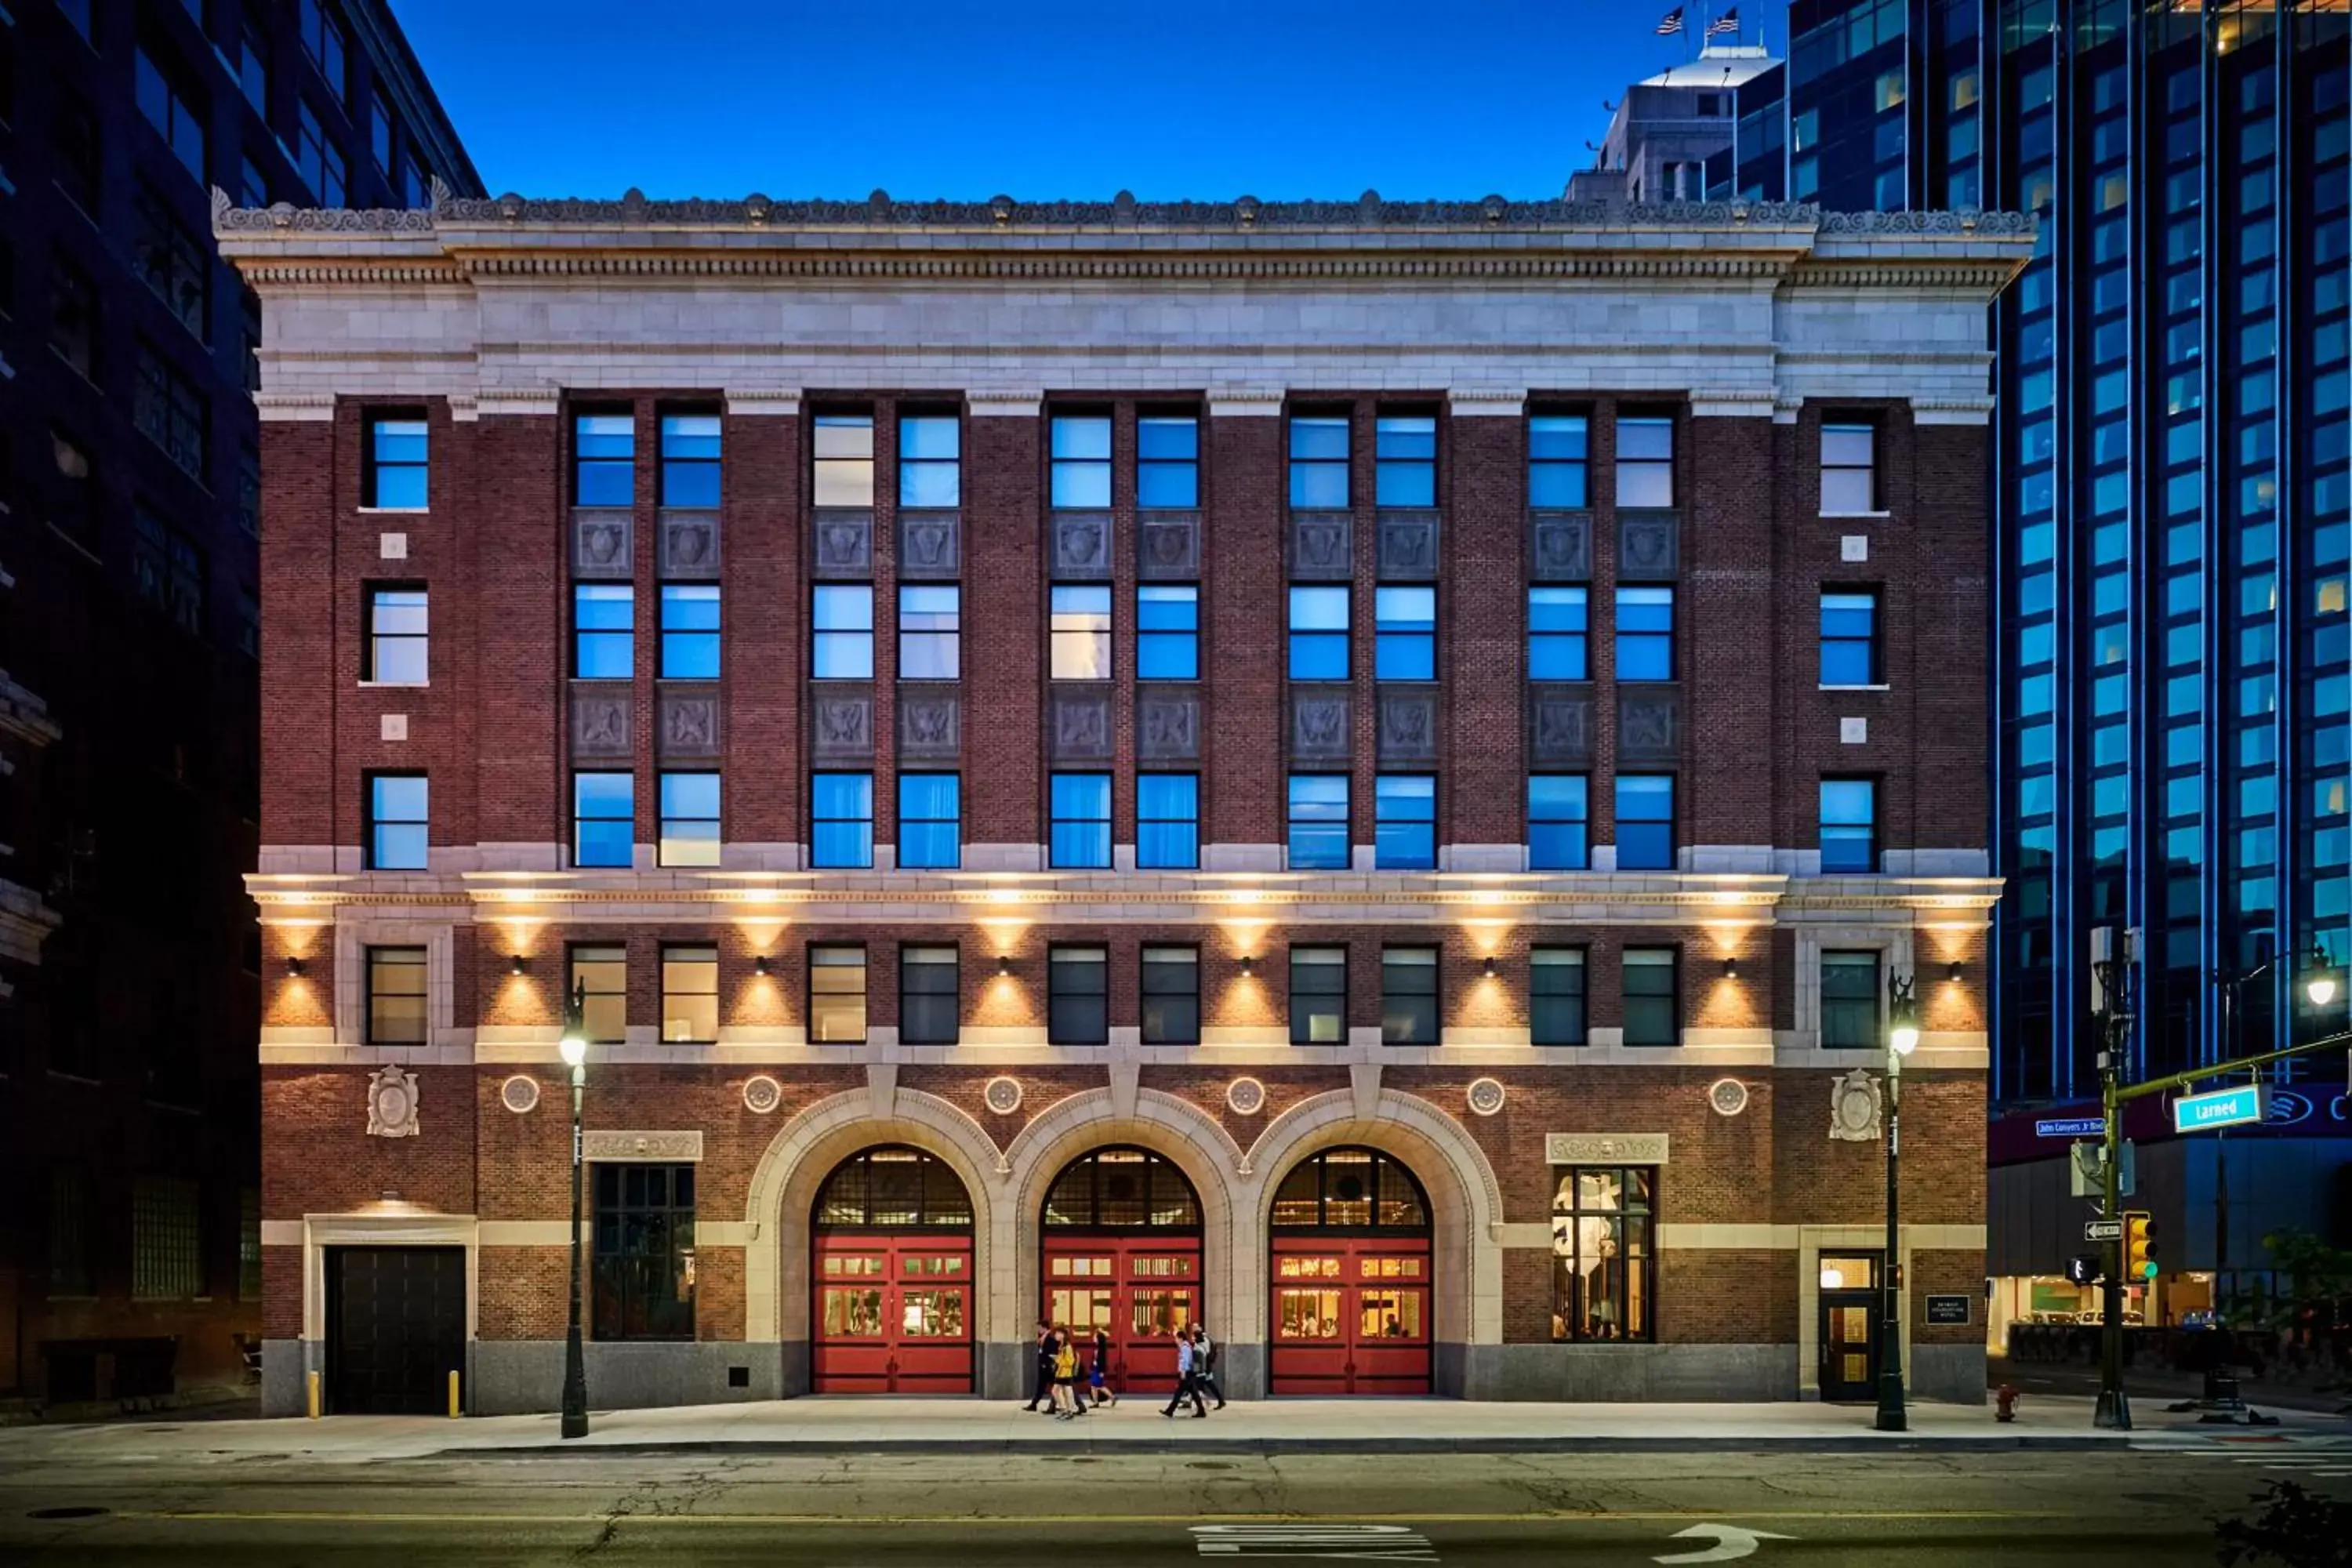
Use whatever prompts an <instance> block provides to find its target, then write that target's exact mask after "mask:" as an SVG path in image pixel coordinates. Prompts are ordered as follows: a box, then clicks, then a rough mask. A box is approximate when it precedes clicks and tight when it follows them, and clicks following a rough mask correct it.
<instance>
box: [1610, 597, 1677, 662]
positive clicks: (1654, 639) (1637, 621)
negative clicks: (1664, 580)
mask: <svg viewBox="0 0 2352 1568" xmlns="http://www.w3.org/2000/svg"><path fill="white" fill-rule="evenodd" d="M1674 678H1675V591H1674V590H1673V589H1672V588H1620V589H1618V590H1617V679H1620V680H1672V679H1674Z"/></svg>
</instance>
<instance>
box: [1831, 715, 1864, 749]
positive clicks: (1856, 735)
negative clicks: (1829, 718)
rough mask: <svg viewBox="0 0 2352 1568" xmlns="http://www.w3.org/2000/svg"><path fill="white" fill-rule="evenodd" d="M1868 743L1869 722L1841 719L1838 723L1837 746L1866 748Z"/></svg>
mask: <svg viewBox="0 0 2352 1568" xmlns="http://www.w3.org/2000/svg"><path fill="white" fill-rule="evenodd" d="M1869 743H1870V721H1869V720H1867V719H1841V720H1839V721H1838V744H1840V745H1842V746H1866V745H1868V744H1869Z"/></svg>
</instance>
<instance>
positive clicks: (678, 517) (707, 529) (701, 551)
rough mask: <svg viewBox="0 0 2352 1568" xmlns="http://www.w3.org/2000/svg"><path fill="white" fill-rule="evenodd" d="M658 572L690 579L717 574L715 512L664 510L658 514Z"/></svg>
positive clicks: (675, 577)
mask: <svg viewBox="0 0 2352 1568" xmlns="http://www.w3.org/2000/svg"><path fill="white" fill-rule="evenodd" d="M657 537H658V539H659V542H660V545H661V548H660V552H659V554H660V557H661V559H660V562H659V565H660V568H661V574H662V575H663V576H664V577H666V578H670V579H677V580H687V581H693V580H697V579H705V580H707V579H710V578H715V577H717V576H718V575H719V514H718V513H717V512H715V511H665V512H663V513H662V515H661V532H660V534H659V535H658V536H657Z"/></svg>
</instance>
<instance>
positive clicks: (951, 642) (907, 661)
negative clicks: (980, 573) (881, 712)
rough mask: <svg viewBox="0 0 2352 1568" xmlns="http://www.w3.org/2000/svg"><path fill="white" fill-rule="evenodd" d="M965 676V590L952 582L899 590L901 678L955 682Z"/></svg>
mask: <svg viewBox="0 0 2352 1568" xmlns="http://www.w3.org/2000/svg"><path fill="white" fill-rule="evenodd" d="M962 673H963V590H962V589H961V588H960V587H958V586H957V585H956V584H952V583H905V584H900V585H899V587H898V679H901V680H954V679H958V678H959V677H960V676H961V674H962Z"/></svg>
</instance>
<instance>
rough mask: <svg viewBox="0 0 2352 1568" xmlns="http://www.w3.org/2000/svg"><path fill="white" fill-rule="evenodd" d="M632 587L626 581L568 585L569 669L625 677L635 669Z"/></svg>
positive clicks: (588, 675) (586, 676)
mask: <svg viewBox="0 0 2352 1568" xmlns="http://www.w3.org/2000/svg"><path fill="white" fill-rule="evenodd" d="M636 622H637V594H636V590H635V589H634V588H632V587H630V586H629V585H628V584H626V583H575V584H572V674H573V675H574V676H576V677H578V678H579V679H582V680H626V679H629V678H630V677H632V676H633V675H635V673H636V658H637V656H636V644H637V637H636Z"/></svg>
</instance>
